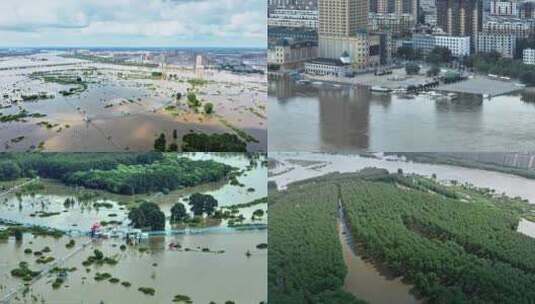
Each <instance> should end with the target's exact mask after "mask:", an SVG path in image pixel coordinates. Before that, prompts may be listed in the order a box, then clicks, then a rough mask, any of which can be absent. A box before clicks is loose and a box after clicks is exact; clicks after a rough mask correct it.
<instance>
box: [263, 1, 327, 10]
mask: <svg viewBox="0 0 535 304" xmlns="http://www.w3.org/2000/svg"><path fill="white" fill-rule="evenodd" d="M275 9H289V10H310V11H314V10H317V9H318V0H268V10H269V11H270V12H271V11H273V10H275Z"/></svg>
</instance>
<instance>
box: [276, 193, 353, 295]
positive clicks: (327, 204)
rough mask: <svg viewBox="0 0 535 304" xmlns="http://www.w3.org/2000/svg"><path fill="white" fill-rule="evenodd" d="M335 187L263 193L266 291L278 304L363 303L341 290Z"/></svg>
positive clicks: (342, 270)
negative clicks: (266, 205) (266, 220)
mask: <svg viewBox="0 0 535 304" xmlns="http://www.w3.org/2000/svg"><path fill="white" fill-rule="evenodd" d="M337 193H338V191H337V188H336V187H335V186H334V185H329V184H312V183H311V184H305V185H303V186H299V187H297V186H296V187H293V188H291V189H290V190H288V191H287V192H271V193H270V195H269V204H270V205H269V221H270V223H269V244H270V249H269V252H268V259H269V263H268V292H269V301H270V302H272V303H279V304H290V303H291V304H308V303H332V304H342V303H344V304H356V303H363V302H362V301H360V300H358V299H356V298H355V297H353V296H352V295H350V294H348V293H346V292H344V291H343V290H342V286H343V283H344V278H345V276H346V272H347V270H346V266H345V264H344V259H343V256H342V247H341V245H340V242H339V238H338V232H337V229H336V225H337V222H336V221H337V219H336V214H337V201H338V197H337Z"/></svg>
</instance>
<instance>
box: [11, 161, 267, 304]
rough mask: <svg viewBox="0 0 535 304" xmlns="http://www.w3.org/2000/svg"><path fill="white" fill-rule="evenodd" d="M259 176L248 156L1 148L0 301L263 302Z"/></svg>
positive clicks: (259, 164) (262, 182) (263, 196)
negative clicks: (44, 151) (5, 150)
mask: <svg viewBox="0 0 535 304" xmlns="http://www.w3.org/2000/svg"><path fill="white" fill-rule="evenodd" d="M266 179H267V158H266V156H265V155H264V154H256V153H250V154H245V153H159V152H150V153H95V154H92V153H58V154H56V153H52V154H34V153H13V154H11V153H7V154H0V303H10V304H15V303H63V302H77V303H78V302H91V303H123V302H128V303H140V304H142V303H184V304H185V303H226V304H230V303H236V304H238V303H247V304H249V303H267V302H266V300H267V247H268V243H267V189H266V183H267V181H266ZM244 286H247V288H244Z"/></svg>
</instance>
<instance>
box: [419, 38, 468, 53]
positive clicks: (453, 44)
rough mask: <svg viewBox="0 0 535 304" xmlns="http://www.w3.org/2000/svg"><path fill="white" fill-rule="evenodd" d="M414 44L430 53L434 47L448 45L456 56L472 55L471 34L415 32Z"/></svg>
mask: <svg viewBox="0 0 535 304" xmlns="http://www.w3.org/2000/svg"><path fill="white" fill-rule="evenodd" d="M412 45H413V47H414V48H415V49H420V50H422V52H423V53H424V54H425V53H428V52H429V51H431V50H432V49H433V48H434V47H437V46H441V47H446V48H448V49H449V50H450V51H451V54H452V55H453V56H455V57H462V56H468V55H470V37H469V36H447V35H431V34H413V35H412Z"/></svg>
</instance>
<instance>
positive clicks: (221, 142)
mask: <svg viewBox="0 0 535 304" xmlns="http://www.w3.org/2000/svg"><path fill="white" fill-rule="evenodd" d="M182 151H184V152H194V151H200V152H247V144H246V143H245V142H244V141H242V140H241V139H240V138H239V137H238V136H237V135H235V134H230V133H223V134H204V133H190V134H186V135H184V136H183V137H182Z"/></svg>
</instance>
